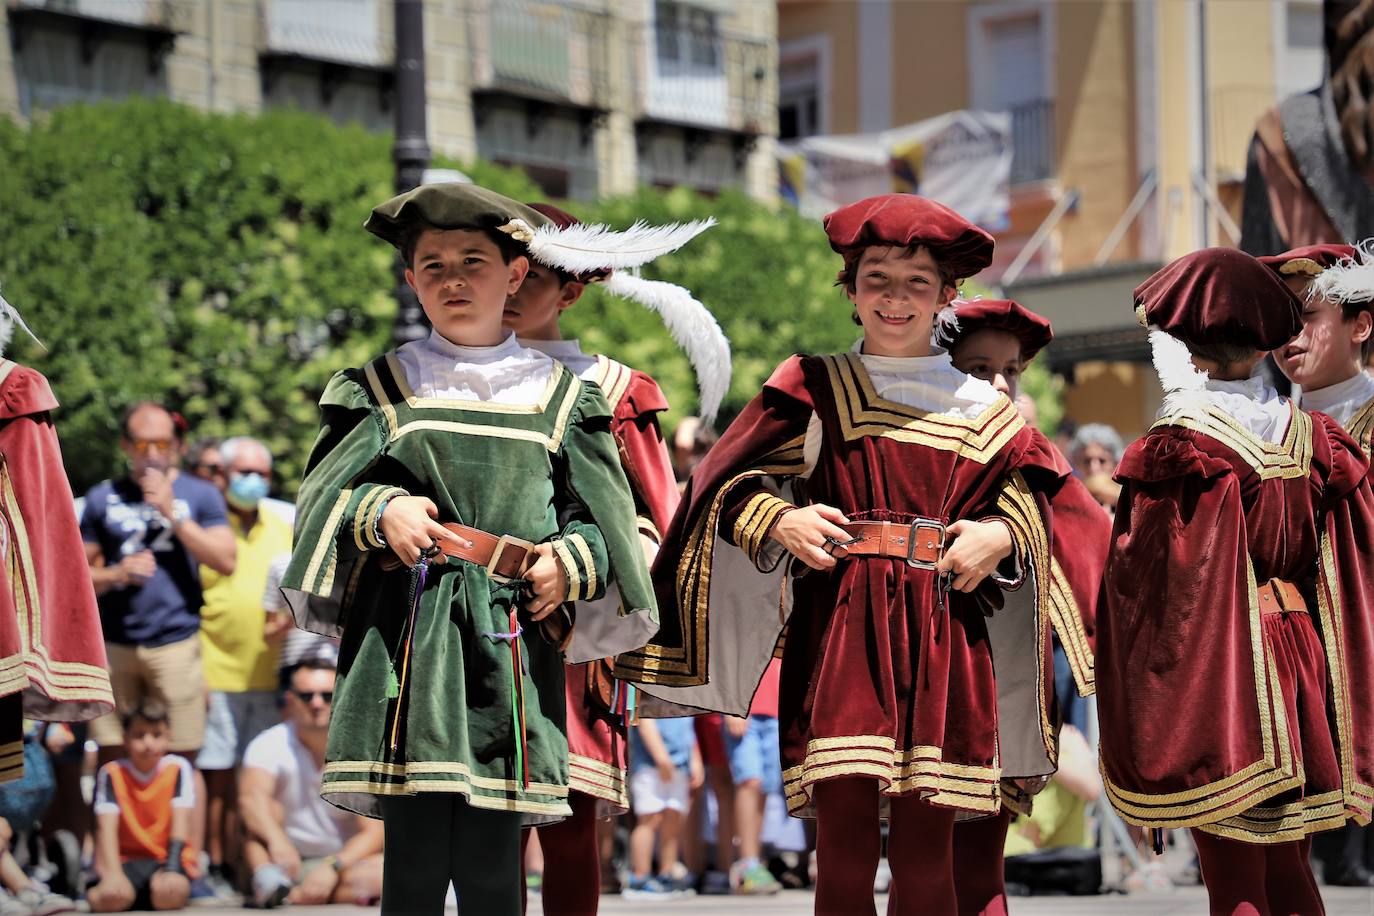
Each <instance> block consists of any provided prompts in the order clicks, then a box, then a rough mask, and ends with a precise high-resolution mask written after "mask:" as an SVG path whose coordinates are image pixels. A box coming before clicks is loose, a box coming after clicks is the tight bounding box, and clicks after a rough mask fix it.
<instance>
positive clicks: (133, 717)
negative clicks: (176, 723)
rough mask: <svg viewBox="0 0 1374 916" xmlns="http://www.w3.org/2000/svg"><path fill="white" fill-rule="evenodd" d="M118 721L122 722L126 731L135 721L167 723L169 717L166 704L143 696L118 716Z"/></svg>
mask: <svg viewBox="0 0 1374 916" xmlns="http://www.w3.org/2000/svg"><path fill="white" fill-rule="evenodd" d="M120 721H121V722H122V723H123V724H124V730H125V731H128V730H129V729H130V728H132V727H133V724H134V723H135V722H147V723H148V724H149V725H167V724H168V723H169V722H170V721H171V719H170V718H169V717H168V715H167V704H166V703H164V702H162V701H161V700H157V699H154V698H152V697H144V698H143V699H141V700H139V701H138V704H137V705H135V706H134V708H133V709H130V710H129V711H128V712H125V713H124V714H123V715H122V716H120Z"/></svg>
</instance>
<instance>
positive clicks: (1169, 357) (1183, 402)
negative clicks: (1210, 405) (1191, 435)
mask: <svg viewBox="0 0 1374 916" xmlns="http://www.w3.org/2000/svg"><path fill="white" fill-rule="evenodd" d="M1150 357H1151V360H1152V361H1153V362H1154V364H1155V372H1157V373H1158V374H1159V384H1160V386H1161V387H1163V389H1164V406H1163V407H1162V408H1161V409H1160V416H1164V415H1165V414H1168V413H1172V412H1173V411H1174V410H1176V409H1178V408H1183V407H1186V406H1188V405H1190V404H1192V403H1194V402H1197V401H1198V400H1199V398H1200V396H1201V394H1202V392H1205V391H1206V390H1207V373H1206V372H1203V371H1202V370H1201V369H1199V368H1198V367H1197V366H1196V365H1195V364H1194V363H1193V357H1192V354H1191V353H1189V352H1188V348H1187V347H1185V346H1184V345H1183V341H1181V340H1179V339H1178V338H1177V337H1174V336H1173V335H1171V334H1166V333H1165V332H1164V331H1161V330H1160V329H1159V328H1157V327H1154V326H1151V328H1150Z"/></svg>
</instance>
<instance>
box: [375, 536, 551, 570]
mask: <svg viewBox="0 0 1374 916" xmlns="http://www.w3.org/2000/svg"><path fill="white" fill-rule="evenodd" d="M444 527H445V528H447V529H448V530H449V531H451V532H453V533H454V534H456V535H457V536H458V537H459V539H460V542H454V541H451V540H441V541H439V542H438V543H439V550H440V551H441V552H442V553H443V554H444V556H446V557H457V558H458V559H460V560H467V561H468V562H469V563H476V564H477V565H478V566H482V567H485V568H486V570H487V575H489V576H491V577H492V578H493V579H496V580H497V581H501V580H508V579H518V578H520V576H521V574H523V573H524V571H525V569H526V567H528V566H529V561H530V557H531V556H532V554H533V551H534V544H533V543H531V542H530V541H524V540H521V539H520V538H514V537H511V536H510V535H506V534H503V535H501V536H499V537H498V536H497V535H494V534H489V533H488V532H486V531H483V530H482V529H481V528H471V527H469V526H467V525H460V524H458V523H457V522H444ZM400 565H401V560H400V558H399V557H397V556H396V554H394V553H391V552H390V551H388V552H387V554H386V556H384V557H383V558H382V569H385V570H388V571H390V570H393V569H396V568H398V567H399V566H400Z"/></svg>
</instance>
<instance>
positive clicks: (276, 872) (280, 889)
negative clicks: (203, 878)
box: [0, 864, 294, 916]
mask: <svg viewBox="0 0 1374 916" xmlns="http://www.w3.org/2000/svg"><path fill="white" fill-rule="evenodd" d="M293 886H294V885H293V883H292V881H291V876H290V875H288V874H287V873H286V872H285V871H284V870H283V869H282V868H281V866H280V865H276V864H268V865H264V866H262V867H261V868H259V869H258V870H257V871H255V872H253V903H255V904H256V905H257V906H259V907H261V908H262V909H264V910H271V909H275V908H276V907H279V906H281V905H282V904H283V903H285V902H286V895H287V894H289V893H291V888H292V887H293ZM0 916H3V914H0Z"/></svg>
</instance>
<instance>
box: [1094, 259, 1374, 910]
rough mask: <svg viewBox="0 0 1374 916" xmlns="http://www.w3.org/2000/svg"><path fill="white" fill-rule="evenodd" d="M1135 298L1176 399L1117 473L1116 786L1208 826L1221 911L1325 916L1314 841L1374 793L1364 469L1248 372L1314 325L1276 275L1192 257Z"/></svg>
mask: <svg viewBox="0 0 1374 916" xmlns="http://www.w3.org/2000/svg"><path fill="white" fill-rule="evenodd" d="M1135 301H1136V302H1137V303H1138V307H1137V313H1138V314H1139V315H1140V316H1141V318H1142V321H1143V322H1147V323H1148V325H1149V326H1150V328H1151V334H1150V341H1151V346H1152V348H1153V350H1154V361H1155V366H1156V369H1157V370H1158V371H1159V375H1160V380H1161V382H1162V383H1163V387H1164V391H1165V399H1164V404H1163V406H1162V407H1161V409H1160V416H1159V419H1158V420H1157V421H1156V422H1155V424H1154V426H1153V427H1152V428H1151V430H1150V431H1149V432H1148V433H1147V434H1146V435H1145V436H1144V437H1143V438H1142V439H1140V440H1139V441H1137V442H1135V443H1134V444H1133V445H1132V446H1131V447H1130V448H1129V449H1128V450H1127V452H1126V455H1125V457H1124V458H1123V459H1122V461H1121V465H1120V467H1119V468H1118V470H1117V477H1118V480H1120V482H1121V483H1122V485H1123V489H1122V494H1121V502H1120V505H1119V508H1118V511H1117V515H1116V522H1115V528H1114V530H1113V538H1112V550H1111V553H1110V555H1109V558H1108V562H1107V572H1106V577H1105V580H1104V586H1103V589H1104V590H1103V599H1104V600H1103V603H1102V604H1101V605H1100V606H1099V619H1098V643H1097V649H1098V651H1097V670H1098V700H1099V703H1100V708H1101V723H1102V741H1101V755H1102V774H1103V781H1104V785H1105V788H1106V792H1107V795H1108V798H1110V800H1111V802H1112V804H1113V805H1114V806H1115V807H1116V809H1117V810H1118V811H1119V812H1120V813H1121V815H1122V817H1124V818H1125V819H1126V820H1128V821H1130V822H1132V823H1135V824H1140V825H1142V826H1147V827H1152V828H1166V827H1191V828H1193V831H1192V833H1193V839H1194V841H1195V843H1196V845H1197V849H1198V858H1199V861H1200V863H1201V866H1202V876H1203V880H1204V881H1205V882H1206V884H1207V889H1208V895H1209V897H1210V899H1211V908H1212V912H1214V913H1255V912H1259V913H1270V912H1273V913H1320V912H1322V902H1321V896H1320V894H1319V893H1318V891H1317V887H1316V882H1315V880H1314V879H1313V876H1312V871H1311V867H1310V865H1309V863H1308V852H1309V849H1310V847H1311V835H1312V834H1313V833H1316V832H1318V831H1321V830H1329V829H1332V828H1334V827H1339V826H1340V825H1341V824H1343V823H1344V822H1345V820H1346V819H1347V818H1352V817H1353V818H1355V819H1356V820H1359V821H1361V822H1367V821H1368V819H1369V816H1370V807H1371V802H1372V801H1374V790H1372V789H1371V788H1370V787H1371V785H1374V714H1372V713H1371V711H1370V709H1369V704H1368V703H1366V702H1364V701H1363V698H1364V697H1367V696H1369V695H1370V693H1369V691H1370V689H1371V686H1374V681H1372V680H1371V678H1372V677H1374V633H1371V625H1370V621H1371V613H1374V594H1372V593H1371V587H1370V583H1371V581H1374V579H1372V578H1371V576H1374V554H1371V550H1374V545H1372V544H1371V539H1370V537H1369V535H1370V525H1371V524H1372V523H1374V511H1372V510H1371V492H1370V488H1369V484H1368V482H1367V480H1366V476H1365V475H1366V470H1367V465H1366V462H1365V459H1364V457H1363V455H1361V453H1360V450H1359V448H1358V446H1356V444H1355V442H1354V441H1353V440H1352V439H1351V438H1350V437H1349V436H1348V435H1347V434H1346V433H1345V432H1344V431H1343V430H1342V429H1341V428H1340V426H1339V425H1338V424H1337V423H1336V422H1335V421H1333V420H1331V419H1330V418H1329V417H1326V416H1324V415H1322V414H1307V413H1304V412H1303V411H1301V410H1299V409H1298V408H1297V406H1296V405H1294V404H1292V403H1291V402H1290V401H1288V400H1287V399H1285V398H1282V397H1280V396H1279V395H1278V394H1277V393H1276V392H1275V391H1274V389H1273V388H1272V387H1270V386H1269V385H1268V383H1267V382H1266V381H1265V379H1264V378H1263V376H1261V375H1258V374H1252V373H1253V370H1254V368H1255V366H1256V365H1257V364H1258V362H1259V360H1260V359H1261V358H1262V357H1263V355H1264V353H1265V352H1268V351H1271V350H1278V349H1280V348H1281V347H1283V346H1284V345H1285V344H1287V343H1288V342H1289V341H1290V340H1292V339H1293V338H1294V337H1295V336H1296V335H1297V334H1298V333H1299V332H1300V331H1301V330H1302V322H1301V313H1302V304H1301V303H1300V302H1299V300H1298V299H1297V297H1295V296H1294V295H1293V293H1292V292H1291V291H1290V290H1289V289H1288V287H1287V286H1285V285H1284V284H1283V282H1281V281H1280V280H1279V279H1278V277H1277V276H1275V275H1274V273H1272V272H1271V271H1270V270H1269V269H1268V268H1266V267H1265V266H1264V265H1262V264H1260V263H1259V262H1258V261H1256V260H1255V259H1254V258H1252V257H1250V256H1249V255H1247V254H1244V253H1242V252H1239V251H1235V250H1232V249H1221V248H1214V249H1206V250H1204V251H1199V252H1195V253H1193V254H1191V255H1188V256H1186V257H1184V258H1180V259H1179V260H1178V261H1175V262H1174V263H1173V264H1170V265H1169V266H1167V267H1165V268H1164V269H1163V270H1161V271H1159V272H1158V273H1156V274H1155V275H1154V276H1152V277H1150V278H1149V279H1148V280H1146V281H1145V282H1144V283H1143V284H1141V285H1140V286H1139V287H1137V289H1136V291H1135ZM1199 370H1201V371H1199Z"/></svg>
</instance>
